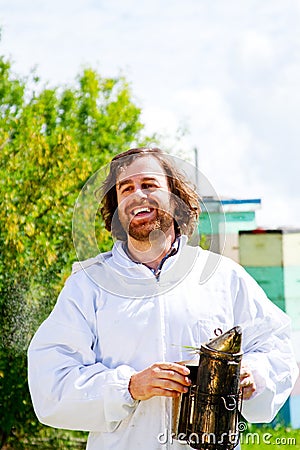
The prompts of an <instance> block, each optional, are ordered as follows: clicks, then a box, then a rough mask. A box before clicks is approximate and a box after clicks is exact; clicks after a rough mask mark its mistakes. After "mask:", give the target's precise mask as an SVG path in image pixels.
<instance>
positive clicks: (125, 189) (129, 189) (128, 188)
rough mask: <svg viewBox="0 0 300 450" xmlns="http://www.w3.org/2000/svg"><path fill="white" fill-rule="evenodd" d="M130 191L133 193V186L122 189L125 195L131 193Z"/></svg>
mask: <svg viewBox="0 0 300 450" xmlns="http://www.w3.org/2000/svg"><path fill="white" fill-rule="evenodd" d="M130 191H132V186H125V187H124V188H123V189H122V194H123V193H124V192H130Z"/></svg>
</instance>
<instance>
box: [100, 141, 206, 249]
mask: <svg viewBox="0 0 300 450" xmlns="http://www.w3.org/2000/svg"><path fill="white" fill-rule="evenodd" d="M147 155H148V156H149V155H151V156H152V157H153V158H156V159H157V160H158V162H159V163H160V165H161V166H162V168H163V169H164V171H165V174H166V177H167V180H168V184H169V189H170V192H171V193H172V194H173V195H174V198H175V201H176V206H175V213H174V225H175V231H176V233H180V234H185V235H187V236H191V235H192V234H193V231H194V229H195V225H196V223H197V220H198V217H199V214H200V211H201V209H200V203H199V197H198V194H197V191H196V189H195V188H194V187H193V186H192V185H191V184H190V183H189V182H188V180H187V179H186V177H185V176H184V175H183V174H182V173H181V172H180V171H179V169H177V168H176V166H175V165H174V161H173V160H172V159H171V156H170V155H167V154H165V153H163V152H162V150H160V149H159V148H157V147H154V148H153V147H149V148H148V147H140V148H132V149H130V150H127V151H126V152H123V153H120V154H118V155H117V156H115V157H114V158H113V159H112V161H111V163H110V168H109V174H108V176H107V177H106V179H105V181H104V182H103V184H102V186H101V188H100V189H99V190H98V191H97V197H98V198H99V194H100V196H101V209H100V211H101V214H102V217H103V220H104V223H105V228H106V229H107V230H108V231H110V232H111V233H112V236H113V237H115V238H117V239H119V240H122V241H125V240H126V239H127V235H126V232H125V230H124V229H123V227H122V225H121V223H120V221H119V218H118V214H116V212H117V208H118V201H117V191H116V182H117V178H118V176H119V174H120V171H121V170H122V169H124V168H126V167H128V166H130V164H131V163H132V162H133V161H134V160H135V159H136V158H140V157H143V156H147Z"/></svg>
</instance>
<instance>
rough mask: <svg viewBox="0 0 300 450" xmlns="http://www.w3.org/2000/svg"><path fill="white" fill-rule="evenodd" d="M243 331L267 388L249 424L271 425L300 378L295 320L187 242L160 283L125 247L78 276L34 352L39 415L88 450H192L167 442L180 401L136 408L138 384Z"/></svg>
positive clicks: (228, 265) (235, 270)
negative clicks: (193, 350) (159, 367)
mask: <svg viewBox="0 0 300 450" xmlns="http://www.w3.org/2000/svg"><path fill="white" fill-rule="evenodd" d="M101 284H102V287H101V286H100V285H101ZM234 325H241V326H242V328H243V351H244V357H243V359H244V361H245V362H246V363H247V364H248V365H249V366H250V368H251V369H252V370H253V373H254V376H255V379H256V382H257V385H258V391H257V393H256V394H255V396H254V397H253V399H251V400H248V401H245V402H244V404H243V415H244V417H245V418H246V419H247V420H249V421H251V422H263V421H266V422H268V421H271V420H272V418H273V417H274V416H275V414H276V413H277V411H278V409H279V408H280V407H281V406H282V404H283V403H284V401H285V400H286V399H287V397H288V395H289V394H290V391H291V388H292V386H293V384H294V381H295V379H296V377H297V366H296V363H295V360H294V356H293V353H292V350H291V345H290V339H289V325H290V321H289V319H288V317H287V316H286V315H285V314H284V313H283V312H282V311H280V310H279V309H278V308H277V307H276V306H274V305H273V304H272V303H271V302H270V301H269V300H268V299H267V298H266V296H265V294H264V293H263V291H262V290H261V288H260V287H259V286H258V285H257V284H256V282H255V281H254V280H253V279H252V278H251V277H250V276H249V275H248V274H247V273H246V272H245V270H244V269H243V268H242V267H241V266H239V265H237V264H236V263H234V262H233V261H231V260H229V259H228V258H225V257H223V258H221V257H220V256H219V255H214V254H212V253H210V252H207V251H204V250H201V249H200V248H198V247H197V248H192V247H189V246H187V245H184V239H182V240H181V244H180V248H179V251H178V253H177V254H176V255H175V256H172V257H170V258H169V259H168V260H167V261H166V262H165V263H164V265H163V268H162V272H161V275H160V278H159V279H158V280H157V279H156V278H155V276H154V275H153V273H152V272H151V270H149V269H148V268H147V267H145V266H144V265H142V264H136V263H133V262H132V261H131V260H130V259H129V258H128V257H127V255H126V254H125V252H124V251H123V249H122V245H121V243H120V242H117V243H116V244H115V246H114V248H113V251H112V252H109V253H106V254H104V255H99V257H97V258H93V259H92V260H89V261H87V262H85V263H83V264H82V265H78V264H77V265H76V266H75V267H74V273H73V274H72V275H71V276H70V277H69V279H68V280H67V282H66V284H65V287H64V288H63V290H62V292H61V294H60V296H59V298H58V301H57V304H56V306H55V308H54V310H53V311H52V313H51V314H50V316H49V317H48V319H47V320H46V321H45V322H44V323H43V324H42V325H41V327H40V328H39V330H38V331H37V333H36V334H35V336H34V338H33V340H32V342H31V345H30V348H29V351H28V359H29V386H30V391H31V395H32V399H33V404H34V408H35V411H36V414H37V416H38V418H39V420H40V421H41V422H43V423H44V424H47V425H50V426H53V427H58V428H67V429H78V430H87V431H90V434H89V439H88V445H87V448H88V449H89V450H100V449H101V450H102V449H104V450H110V449H118V450H128V449H130V450H140V449H146V450H156V449H157V450H163V449H171V450H172V449H173V450H175V449H183V448H189V447H188V446H187V445H182V444H181V443H180V444H179V443H176V441H173V442H172V438H171V437H170V436H169V438H168V439H166V436H168V433H170V431H169V430H170V421H171V400H170V399H167V398H164V397H154V398H152V399H150V400H146V401H140V402H137V401H134V400H133V399H132V398H131V396H130V393H129V391H128V383H129V380H130V377H131V375H132V374H133V373H134V372H136V371H140V370H142V369H144V368H146V367H147V366H149V365H151V364H152V363H154V362H157V361H182V360H187V359H191V354H190V353H189V351H188V350H187V349H186V348H185V347H184V346H194V347H199V346H200V344H201V343H203V342H207V341H208V340H209V339H210V338H212V337H214V330H216V329H218V328H220V329H221V330H222V331H226V330H228V329H230V328H231V327H233V326H234ZM166 441H167V442H166Z"/></svg>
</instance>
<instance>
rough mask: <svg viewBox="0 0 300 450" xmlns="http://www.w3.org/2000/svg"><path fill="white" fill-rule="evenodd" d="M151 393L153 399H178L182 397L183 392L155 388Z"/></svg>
mask: <svg viewBox="0 0 300 450" xmlns="http://www.w3.org/2000/svg"><path fill="white" fill-rule="evenodd" d="M151 393H152V396H153V397H154V396H159V397H172V398H178V397H179V396H180V395H181V392H178V391H172V390H170V389H163V388H153V389H152V392H151Z"/></svg>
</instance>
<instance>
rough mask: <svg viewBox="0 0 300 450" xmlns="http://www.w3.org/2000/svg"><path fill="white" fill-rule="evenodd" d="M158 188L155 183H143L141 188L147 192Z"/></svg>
mask: <svg viewBox="0 0 300 450" xmlns="http://www.w3.org/2000/svg"><path fill="white" fill-rule="evenodd" d="M158 187H159V186H157V185H156V184H155V183H143V185H142V188H143V189H147V190H153V189H157V188H158Z"/></svg>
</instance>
